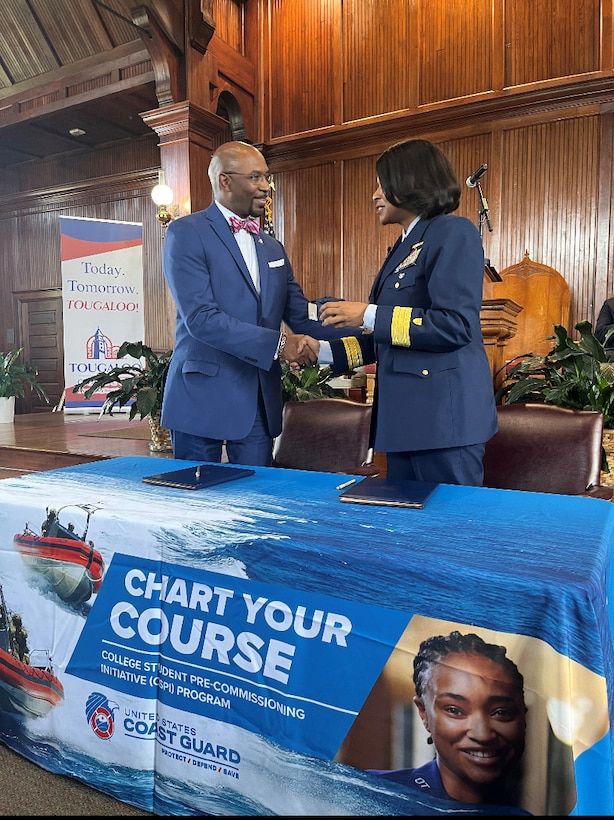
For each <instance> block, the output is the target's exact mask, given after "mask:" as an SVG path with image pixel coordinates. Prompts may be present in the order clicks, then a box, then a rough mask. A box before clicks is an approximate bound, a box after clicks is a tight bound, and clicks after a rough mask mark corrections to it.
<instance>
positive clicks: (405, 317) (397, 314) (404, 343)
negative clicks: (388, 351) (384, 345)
mask: <svg viewBox="0 0 614 820" xmlns="http://www.w3.org/2000/svg"><path fill="white" fill-rule="evenodd" d="M412 310H413V308H408V307H395V308H394V309H393V311H392V327H391V328H390V337H391V342H392V344H393V345H399V346H400V347H411V338H410V336H409V328H410V325H411V313H412Z"/></svg>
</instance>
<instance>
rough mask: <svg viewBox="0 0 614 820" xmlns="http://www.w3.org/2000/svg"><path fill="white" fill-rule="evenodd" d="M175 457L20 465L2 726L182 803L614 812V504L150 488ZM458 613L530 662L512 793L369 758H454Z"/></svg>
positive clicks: (115, 785)
mask: <svg viewBox="0 0 614 820" xmlns="http://www.w3.org/2000/svg"><path fill="white" fill-rule="evenodd" d="M196 466H197V465H196V463H195V462H180V461H176V460H173V459H169V460H165V462H164V465H163V467H164V470H165V471H166V470H168V471H171V470H177V469H183V468H189V469H192V468H196ZM160 471H161V468H160V461H159V460H158V459H153V458H147V457H137V458H116V459H110V460H108V461H99V462H94V463H92V464H82V465H79V466H76V467H69V468H64V469H60V470H53V471H49V472H41V473H31V474H27V475H22V476H19V477H16V478H10V479H6V480H4V481H2V482H0V531H1V532H2V549H1V551H0V592H1V595H0V741H1V742H3V743H5V744H6V745H7V746H9V747H10V748H12V749H14V750H15V751H16V752H18V753H20V754H22V755H24V756H25V757H27V758H28V759H30V760H32V761H34V762H36V763H38V764H39V765H40V766H42V767H44V768H45V769H48V770H49V771H52V772H56V773H58V774H62V775H67V776H70V777H74V778H77V779H78V780H81V781H83V782H85V783H87V784H89V785H90V786H92V787H94V788H97V789H100V790H102V791H104V792H106V793H108V794H111V795H113V796H114V797H116V798H118V799H120V800H122V801H124V802H126V803H128V804H131V805H134V806H138V807H141V808H143V809H146V810H149V811H151V812H154V813H156V814H160V815H203V814H205V815H216V816H217V815H220V816H223V815H285V816H289V815H295V816H296V815H340V814H344V815H421V816H424V815H435V814H442V813H445V814H467V813H468V811H470V809H473V810H472V811H470V813H474V814H489V815H491V814H523V813H527V812H529V813H531V814H534V815H557V816H558V815H561V814H563V815H612V814H613V813H614V777H613V766H612V716H613V715H614V700H613V697H612V683H613V681H614V662H613V652H612V601H613V597H614V596H613V595H612V561H611V551H612V544H613V542H614V504H612V503H611V502H607V501H603V500H600V499H593V498H585V497H572V496H556V495H548V494H538V493H523V492H516V491H507V490H493V489H486V488H475V487H459V486H451V485H439V486H438V487H437V488H436V489H435V492H434V493H433V495H432V496H431V497H430V498H429V499H428V500H427V502H426V504H425V506H424V508H422V509H411V508H402V507H398V508H397V507H388V506H373V505H361V504H347V503H341V502H340V500H339V496H340V492H341V491H340V489H339V486H340V485H341V484H342V483H345V482H346V481H347V480H349V479H348V476H342V475H335V474H330V473H314V472H304V471H298V470H283V469H279V468H256V469H255V471H254V474H253V475H249V476H247V477H244V478H240V479H239V480H236V481H230V482H227V483H223V484H219V485H218V486H214V487H209V488H206V489H202V490H195V491H193V490H185V489H181V488H178V487H164V486H156V485H152V484H147V483H144V482H143V480H142V479H143V478H144V477H145V476H148V475H150V474H152V473H159V472H160ZM357 480H362V479H359V478H358V477H357ZM365 480H367V481H368V480H369V479H365ZM15 615H17V616H18V619H17V620H15V617H14V616H15ZM16 625H17V627H22V632H21V633H20V634H18V632H16ZM454 630H458V631H460V632H461V633H474V634H477V635H478V636H480V637H481V638H483V639H484V640H486V641H488V642H490V643H495V644H498V645H503V646H505V648H506V651H507V655H508V657H510V658H511V659H512V660H513V661H514V663H515V664H517V666H518V668H519V670H520V672H521V673H522V675H523V676H524V691H525V700H526V704H527V707H528V711H527V731H526V746H525V751H524V754H523V757H522V768H521V781H520V784H519V788H518V798H517V803H516V804H515V805H513V806H505V805H496V806H493V805H485V804H481V805H477V806H469V805H468V804H465V803H460V802H458V801H455V800H451V799H446V798H442V797H435V796H432V795H429V794H428V793H421V792H417V791H415V790H412V789H411V788H409V787H406V786H405V785H402V784H400V783H396V782H393V781H389V780H385V779H383V778H381V777H378V776H377V775H376V774H374V773H373V772H371V771H369V770H371V769H377V770H382V769H392V768H394V769H396V768H410V767H415V766H419V765H422V764H424V763H425V762H426V761H427V760H429V756H430V758H432V756H433V747H432V746H430V747H429V746H428V744H427V742H426V738H427V736H426V732H425V731H424V728H423V726H422V723H421V722H420V720H419V718H418V717H417V715H416V709H415V706H414V703H413V700H412V698H413V695H414V694H415V692H414V688H413V682H412V671H413V659H414V657H415V655H416V652H417V651H418V647H419V646H420V644H421V642H422V641H423V640H424V639H425V638H427V637H429V636H433V635H448V634H449V633H451V632H452V631H454ZM18 637H19V638H20V640H18Z"/></svg>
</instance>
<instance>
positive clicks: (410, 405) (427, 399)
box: [331, 215, 497, 452]
mask: <svg viewBox="0 0 614 820" xmlns="http://www.w3.org/2000/svg"><path fill="white" fill-rule="evenodd" d="M483 281H484V250H483V247H482V241H481V238H480V235H479V233H478V231H477V229H476V227H475V226H474V225H473V223H471V222H470V221H469V220H468V219H465V218H464V217H461V216H452V215H440V216H436V217H433V218H432V219H421V220H419V221H418V222H417V224H416V225H415V226H414V228H413V229H412V230H411V232H410V233H409V235H408V236H407V237H406V238H405V240H404V241H402V242H398V243H397V244H396V245H395V246H394V247H393V249H392V251H391V252H390V254H389V255H388V257H387V258H386V260H385V261H384V264H383V265H382V268H381V270H380V271H379V273H378V275H377V276H376V278H375V281H374V283H373V287H372V289H371V294H370V297H369V302H370V303H371V304H376V305H377V317H376V321H375V327H374V330H373V333H368V334H365V335H363V336H361V337H358V338H348V339H343V340H338V341H333V342H331V348H332V354H333V371H334V372H335V373H341V372H345V371H346V370H348V369H350V368H354V367H358V366H360V365H363V364H370V363H373V362H375V361H377V375H376V383H375V384H376V387H375V396H374V407H373V409H374V413H375V440H374V447H375V449H376V450H377V451H379V452H404V451H407V450H430V449H439V448H443V447H460V446H464V445H471V444H479V443H481V442H485V441H488V439H490V438H491V437H492V436H493V435H494V434H495V432H496V431H497V412H496V407H495V400H494V385H493V380H492V374H491V370H490V365H489V363H488V357H487V355H486V350H485V348H484V342H483V337H482V330H481V327H480V307H481V304H482V288H483Z"/></svg>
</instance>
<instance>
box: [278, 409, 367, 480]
mask: <svg viewBox="0 0 614 820" xmlns="http://www.w3.org/2000/svg"><path fill="white" fill-rule="evenodd" d="M371 412H372V406H371V405H370V404H363V403H361V402H356V401H351V400H349V399H335V398H323V399H312V400H310V401H287V402H286V403H285V404H284V410H283V425H282V431H281V433H280V435H279V436H278V437H277V438H276V439H275V444H274V446H273V466H275V467H286V468H289V469H292V470H315V471H318V472H323V473H355V474H359V475H373V474H375V473H377V472H378V470H377V468H376V467H375V465H373V464H372V456H373V453H372V451H371V450H370V447H369V441H370V432H371Z"/></svg>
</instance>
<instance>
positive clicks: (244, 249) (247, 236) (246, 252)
mask: <svg viewBox="0 0 614 820" xmlns="http://www.w3.org/2000/svg"><path fill="white" fill-rule="evenodd" d="M215 204H216V205H217V207H218V208H219V209H220V211H221V212H222V213H223V214H224V216H225V217H226V221H227V222H228V223H229V224H230V217H231V216H236V217H238V218H239V219H242V218H243V217H239V216H238V214H233V212H232V211H230V210H229V209H228V208H225V207H224V206H223V205H220V203H219V202H216V203H215ZM233 236H234V238H235V239H236V240H237V245H238V246H239V250H240V251H241V253H242V254H243V259H245V264H246V265H247V269H248V271H249V275H250V276H251V277H252V282H253V283H254V287H255V288H256V290H257V292H258V293H260V271H259V269H258V256H257V254H256V245H255V244H254V242H255V241H257V240H258V236H257V234H252V233H250V232H249V231H246V230H245V229H242V230H240V231H237V232H236V233H234V234H233Z"/></svg>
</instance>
